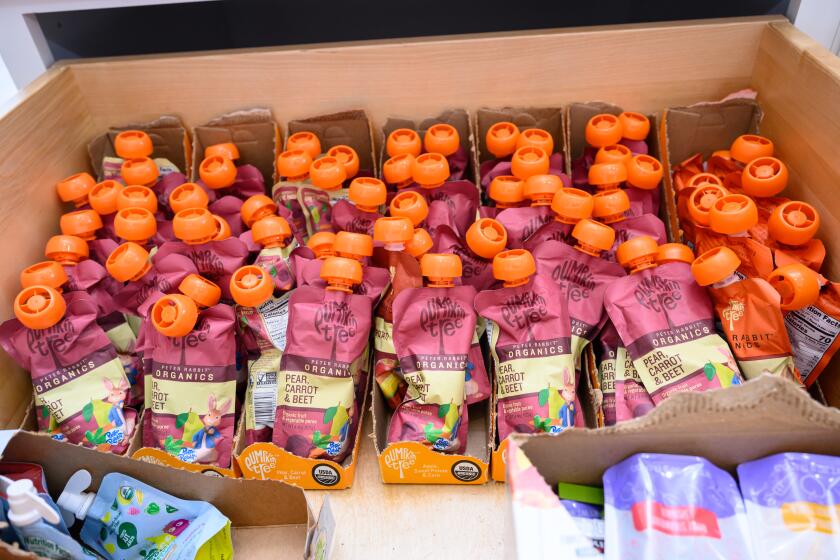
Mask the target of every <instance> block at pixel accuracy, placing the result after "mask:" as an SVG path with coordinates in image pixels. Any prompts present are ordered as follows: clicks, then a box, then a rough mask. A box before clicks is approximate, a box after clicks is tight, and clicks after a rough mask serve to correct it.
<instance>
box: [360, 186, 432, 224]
mask: <svg viewBox="0 0 840 560" xmlns="http://www.w3.org/2000/svg"><path fill="white" fill-rule="evenodd" d="M389 210H390V214H391V216H393V217H395V218H408V219H409V220H411V223H412V224H413V227H416V226H418V225H420V224H421V223H423V220H425V219H426V217H427V216H428V215H429V204H428V203H427V202H426V199H425V198H423V195H422V194H420V193H418V192H414V191H403V192H401V193H399V194H397V196H395V197H394V198H393V200H391V204H390V206H389ZM374 225H375V224H374Z"/></svg>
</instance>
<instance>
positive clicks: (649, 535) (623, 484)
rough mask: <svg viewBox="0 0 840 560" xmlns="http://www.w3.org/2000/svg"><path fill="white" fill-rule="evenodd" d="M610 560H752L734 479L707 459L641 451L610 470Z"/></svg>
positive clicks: (607, 476) (607, 501)
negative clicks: (667, 559)
mask: <svg viewBox="0 0 840 560" xmlns="http://www.w3.org/2000/svg"><path fill="white" fill-rule="evenodd" d="M604 502H605V503H604V506H605V507H604V517H605V524H606V527H605V544H606V548H605V552H606V556H605V557H606V558H607V559H613V560H618V559H619V558H620V559H621V560H628V559H630V560H633V559H647V558H697V559H699V558H703V559H708V558H717V559H721V560H723V559H726V560H747V559H749V558H753V555H752V548H751V545H750V537H749V529H748V526H747V514H746V511H745V508H744V502H743V500H742V499H741V494H740V493H739V492H738V485H737V484H736V483H735V480H734V479H733V478H732V476H731V475H730V474H729V473H727V472H726V471H724V470H722V469H719V468H718V467H716V466H714V465H713V464H711V463H710V462H709V461H707V460H706V459H703V458H701V457H691V456H687V455H665V454H654V453H639V454H637V455H633V456H631V457H629V458H627V459H625V460H624V461H622V462H620V463H618V464H617V465H613V466H612V467H610V468H609V469H607V471H606V472H605V473H604Z"/></svg>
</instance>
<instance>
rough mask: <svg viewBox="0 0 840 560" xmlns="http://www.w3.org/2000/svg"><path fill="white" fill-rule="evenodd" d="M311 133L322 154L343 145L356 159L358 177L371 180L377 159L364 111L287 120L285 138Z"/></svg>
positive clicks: (370, 129)
mask: <svg viewBox="0 0 840 560" xmlns="http://www.w3.org/2000/svg"><path fill="white" fill-rule="evenodd" d="M304 131H306V132H312V133H314V134H315V135H316V136H317V137H318V140H320V142H321V151H322V152H324V153H326V152H327V151H329V149H330V148H332V147H334V146H338V145H340V144H344V145H347V146H350V147H351V148H353V149H354V150H356V154H357V155H358V156H359V174H358V176H360V177H374V176H375V172H376V158H375V155H374V149H373V128H372V127H371V124H370V120H369V119H368V116H367V114H365V111H363V110H361V109H357V110H353V111H342V112H340V113H332V114H327V115H318V116H316V117H307V118H305V119H295V120H292V121H289V124H288V126H287V134H286V138H287V139H288V137H289V136H291V135H292V134H294V133H296V132H304Z"/></svg>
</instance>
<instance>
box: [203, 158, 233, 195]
mask: <svg viewBox="0 0 840 560" xmlns="http://www.w3.org/2000/svg"><path fill="white" fill-rule="evenodd" d="M198 176H199V177H200V178H201V181H202V182H203V183H204V184H205V185H207V186H208V187H210V188H211V189H214V190H215V189H224V188H227V187H229V186H231V185H232V184H233V183H234V181H236V165H234V163H233V161H231V160H229V159H228V158H226V157H224V156H210V157H207V158H204V160H203V161H202V162H201V165H199V166H198Z"/></svg>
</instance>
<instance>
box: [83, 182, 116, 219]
mask: <svg viewBox="0 0 840 560" xmlns="http://www.w3.org/2000/svg"><path fill="white" fill-rule="evenodd" d="M122 188H123V186H122V185H121V184H120V183H118V182H116V181H113V180H111V179H108V180H106V181H102V182H101V183H97V184H96V185H94V186H93V188H92V189H91V190H90V194H88V202H89V203H90V207H91V208H93V209H94V210H96V213H97V214H99V215H100V216H107V215H109V214H113V213H114V212H116V211H117V210H119V208H117V196H118V195H119V194H120V191H121V190H122Z"/></svg>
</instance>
